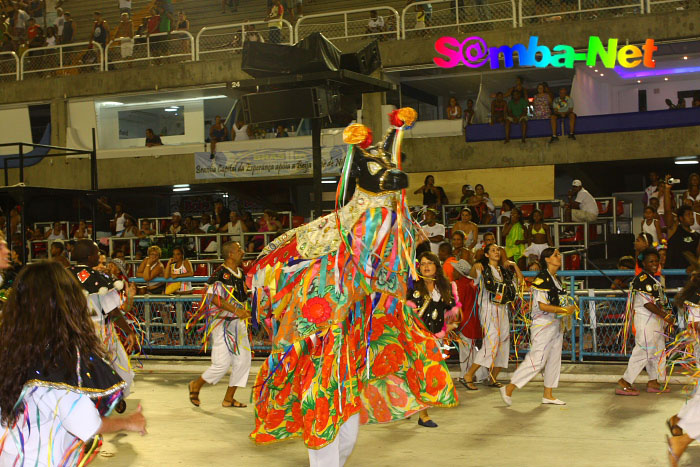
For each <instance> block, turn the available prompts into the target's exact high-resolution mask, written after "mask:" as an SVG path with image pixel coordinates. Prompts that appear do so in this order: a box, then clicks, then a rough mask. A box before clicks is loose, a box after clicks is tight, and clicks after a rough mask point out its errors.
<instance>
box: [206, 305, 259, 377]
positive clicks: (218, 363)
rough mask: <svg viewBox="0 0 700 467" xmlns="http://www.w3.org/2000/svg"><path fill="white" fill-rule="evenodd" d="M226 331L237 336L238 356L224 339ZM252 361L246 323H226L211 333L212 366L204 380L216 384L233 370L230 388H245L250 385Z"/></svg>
mask: <svg viewBox="0 0 700 467" xmlns="http://www.w3.org/2000/svg"><path fill="white" fill-rule="evenodd" d="M213 325H216V323H214V324H213ZM224 330H226V331H227V332H228V333H229V334H231V335H233V336H235V338H236V342H237V344H238V354H234V353H232V352H231V351H229V349H228V346H227V345H226V341H225V339H224ZM250 360H251V352H250V342H249V341H248V329H247V327H246V325H245V321H242V320H240V319H236V320H233V321H224V322H223V323H221V324H220V325H218V326H216V328H215V329H214V330H213V331H212V333H211V366H210V367H209V368H208V369H207V371H205V372H204V373H203V374H202V379H203V380H204V381H206V382H207V383H209V384H216V383H218V382H219V381H221V378H223V377H224V376H226V373H227V372H228V370H229V369H231V377H230V378H229V383H228V385H229V387H233V386H236V387H239V388H244V387H246V384H247V383H248V374H249V373H250Z"/></svg>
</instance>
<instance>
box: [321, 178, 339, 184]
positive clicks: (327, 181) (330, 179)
mask: <svg viewBox="0 0 700 467" xmlns="http://www.w3.org/2000/svg"><path fill="white" fill-rule="evenodd" d="M321 183H328V184H331V183H338V182H337V181H336V179H335V178H324V179H322V180H321Z"/></svg>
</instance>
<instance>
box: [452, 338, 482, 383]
mask: <svg viewBox="0 0 700 467" xmlns="http://www.w3.org/2000/svg"><path fill="white" fill-rule="evenodd" d="M458 345H459V369H460V371H459V377H460V378H464V375H466V374H467V371H469V368H471V366H472V365H473V364H474V359H475V358H476V353H477V352H478V351H479V349H478V348H477V347H476V341H475V339H470V338H468V337H464V336H463V335H462V334H460V335H459V341H458ZM488 377H489V370H488V368H484V367H481V368H479V369H478V370H476V374H475V375H474V381H477V382H479V381H483V380H485V379H487V378H488Z"/></svg>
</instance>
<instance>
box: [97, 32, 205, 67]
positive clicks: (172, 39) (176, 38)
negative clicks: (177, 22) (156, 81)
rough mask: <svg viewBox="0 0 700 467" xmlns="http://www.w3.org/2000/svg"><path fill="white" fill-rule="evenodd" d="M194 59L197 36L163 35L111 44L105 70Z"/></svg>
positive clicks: (186, 33) (120, 40)
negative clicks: (134, 64) (195, 38)
mask: <svg viewBox="0 0 700 467" xmlns="http://www.w3.org/2000/svg"><path fill="white" fill-rule="evenodd" d="M194 60H195V43H194V36H192V34H190V33H189V31H171V32H169V33H168V32H160V33H157V34H148V35H145V36H134V37H133V39H132V38H128V37H119V38H117V39H114V40H112V41H110V42H109V43H108V44H107V50H106V54H105V69H107V70H111V69H117V68H123V67H124V66H125V65H126V64H130V63H134V62H141V61H147V62H155V63H157V64H159V65H163V64H166V63H180V62H186V61H194Z"/></svg>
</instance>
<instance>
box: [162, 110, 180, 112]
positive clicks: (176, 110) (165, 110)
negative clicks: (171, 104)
mask: <svg viewBox="0 0 700 467" xmlns="http://www.w3.org/2000/svg"><path fill="white" fill-rule="evenodd" d="M164 110H165V111H166V112H177V109H164Z"/></svg>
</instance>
